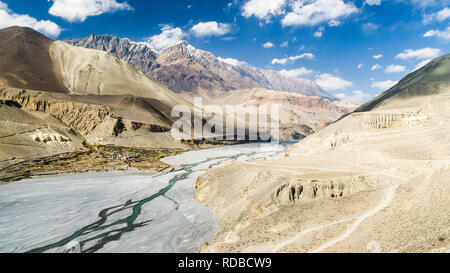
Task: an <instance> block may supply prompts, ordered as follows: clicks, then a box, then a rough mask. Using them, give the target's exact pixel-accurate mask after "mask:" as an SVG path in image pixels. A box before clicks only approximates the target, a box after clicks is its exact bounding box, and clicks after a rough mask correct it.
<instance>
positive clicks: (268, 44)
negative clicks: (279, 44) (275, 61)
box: [263, 42, 275, 48]
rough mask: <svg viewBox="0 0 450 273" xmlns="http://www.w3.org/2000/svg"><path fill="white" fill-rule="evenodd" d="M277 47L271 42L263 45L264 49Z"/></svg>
mask: <svg viewBox="0 0 450 273" xmlns="http://www.w3.org/2000/svg"><path fill="white" fill-rule="evenodd" d="M274 46H275V45H274V44H273V43H271V42H267V43H265V44H263V47H264V48H272V47H274Z"/></svg>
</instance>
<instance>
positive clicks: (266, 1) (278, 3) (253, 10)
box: [242, 0, 286, 22]
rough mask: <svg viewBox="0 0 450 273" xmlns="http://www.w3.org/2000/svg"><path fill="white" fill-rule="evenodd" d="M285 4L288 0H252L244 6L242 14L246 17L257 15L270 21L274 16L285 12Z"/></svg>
mask: <svg viewBox="0 0 450 273" xmlns="http://www.w3.org/2000/svg"><path fill="white" fill-rule="evenodd" d="M285 5H286V0H250V1H248V2H247V3H245V5H244V7H243V8H242V15H243V16H244V17H246V18H249V17H251V16H256V17H257V18H259V19H261V20H265V21H266V22H269V20H270V18H271V17H272V16H274V15H280V14H283V13H284V6H285Z"/></svg>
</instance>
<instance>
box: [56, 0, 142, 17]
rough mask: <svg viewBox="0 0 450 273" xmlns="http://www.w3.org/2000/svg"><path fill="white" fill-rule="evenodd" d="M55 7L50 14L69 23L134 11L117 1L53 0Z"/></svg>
mask: <svg viewBox="0 0 450 273" xmlns="http://www.w3.org/2000/svg"><path fill="white" fill-rule="evenodd" d="M52 1H53V5H52V6H51V7H50V10H49V13H50V14H51V15H53V16H57V17H61V18H63V19H65V20H67V21H69V22H84V21H85V20H86V18H87V17H89V16H97V15H101V14H104V13H111V12H116V11H119V10H133V8H132V7H131V6H130V5H129V4H128V3H126V2H122V3H119V2H117V1H116V0H95V1H92V0H52Z"/></svg>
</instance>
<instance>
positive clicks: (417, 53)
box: [395, 47, 441, 60]
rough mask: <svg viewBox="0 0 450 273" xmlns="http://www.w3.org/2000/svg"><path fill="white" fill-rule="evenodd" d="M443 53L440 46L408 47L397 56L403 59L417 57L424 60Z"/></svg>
mask: <svg viewBox="0 0 450 273" xmlns="http://www.w3.org/2000/svg"><path fill="white" fill-rule="evenodd" d="M439 54H441V50H440V49H438V48H430V47H426V48H422V49H417V50H412V49H406V50H405V51H403V52H402V53H399V54H398V55H397V56H396V57H395V58H396V59H402V60H408V59H417V60H424V59H433V58H436V57H438V56H439Z"/></svg>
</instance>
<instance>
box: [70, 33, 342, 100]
mask: <svg viewBox="0 0 450 273" xmlns="http://www.w3.org/2000/svg"><path fill="white" fill-rule="evenodd" d="M65 42H67V43H69V44H71V45H74V46H80V47H85V48H90V49H98V50H103V51H106V52H108V53H111V54H113V55H115V56H117V57H119V58H121V59H123V60H125V61H127V62H128V63H130V64H131V65H133V66H134V67H136V68H137V69H138V70H140V71H142V72H143V73H145V74H146V75H147V76H149V77H150V78H151V79H154V80H156V81H158V82H160V83H162V84H165V85H166V86H168V87H169V88H170V89H172V90H173V91H175V92H178V93H180V92H190V93H194V94H200V95H201V94H204V93H207V94H208V95H210V96H211V95H215V94H221V93H223V92H227V91H232V90H240V89H251V88H265V89H268V90H279V91H288V92H295V93H299V94H303V95H307V96H319V97H323V98H328V99H330V100H335V98H334V97H333V96H331V95H330V94H328V93H326V92H325V91H323V90H322V89H321V88H320V87H319V86H318V85H316V84H315V83H314V82H312V81H310V80H307V79H298V78H290V77H285V76H283V75H282V74H280V73H279V72H276V71H270V70H260V69H256V68H254V67H250V66H246V65H231V64H229V63H226V62H224V61H223V60H222V59H220V58H217V57H216V56H214V54H212V53H211V52H207V51H203V50H199V49H196V48H194V47H193V46H192V45H190V44H188V43H187V42H186V41H183V42H181V43H178V44H176V45H174V46H171V47H168V48H166V49H163V50H161V51H159V52H157V51H155V50H153V49H152V48H150V47H149V46H148V45H147V44H146V43H137V42H133V41H131V40H129V39H126V38H125V39H120V38H118V37H116V36H111V35H95V34H92V35H90V36H88V37H85V38H80V39H71V40H66V41H65Z"/></svg>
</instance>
